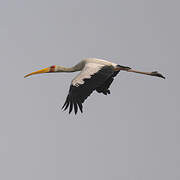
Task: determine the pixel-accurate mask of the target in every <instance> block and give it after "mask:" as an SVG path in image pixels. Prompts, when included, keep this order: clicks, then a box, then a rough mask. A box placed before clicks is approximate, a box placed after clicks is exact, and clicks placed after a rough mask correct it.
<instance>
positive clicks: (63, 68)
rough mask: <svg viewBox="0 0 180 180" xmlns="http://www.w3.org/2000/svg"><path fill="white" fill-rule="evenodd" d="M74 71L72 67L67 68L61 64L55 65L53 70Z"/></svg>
mask: <svg viewBox="0 0 180 180" xmlns="http://www.w3.org/2000/svg"><path fill="white" fill-rule="evenodd" d="M75 71H77V70H76V68H74V67H70V68H67V67H63V66H56V70H55V72H75Z"/></svg>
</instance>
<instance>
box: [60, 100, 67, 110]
mask: <svg viewBox="0 0 180 180" xmlns="http://www.w3.org/2000/svg"><path fill="white" fill-rule="evenodd" d="M66 104H67V99H66V101H65V103H64V105H63V106H62V108H61V109H63V108H64V107H65V106H66Z"/></svg>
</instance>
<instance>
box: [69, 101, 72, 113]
mask: <svg viewBox="0 0 180 180" xmlns="http://www.w3.org/2000/svg"><path fill="white" fill-rule="evenodd" d="M72 109H73V102H72V101H71V102H70V107H69V114H70V113H71V111H72Z"/></svg>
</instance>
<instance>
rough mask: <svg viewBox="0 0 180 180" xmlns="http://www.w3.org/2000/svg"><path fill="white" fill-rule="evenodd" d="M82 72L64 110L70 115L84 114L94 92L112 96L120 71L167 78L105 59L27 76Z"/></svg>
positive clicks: (89, 59) (55, 68)
mask: <svg viewBox="0 0 180 180" xmlns="http://www.w3.org/2000/svg"><path fill="white" fill-rule="evenodd" d="M76 71H81V72H80V73H79V74H78V75H77V76H76V77H75V78H74V79H73V80H72V82H71V85H70V89H69V93H68V95H67V98H66V100H65V103H64V105H63V106H62V109H64V110H66V109H67V108H68V107H69V114H70V113H71V112H72V110H73V109H74V112H75V114H77V112H78V109H79V110H80V111H81V113H82V112H83V106H82V104H83V103H84V101H85V100H86V99H87V97H88V96H90V94H91V93H92V92H93V91H97V92H98V93H102V94H104V95H108V94H110V90H109V87H110V85H111V83H112V82H113V80H114V77H115V76H116V75H117V74H118V73H119V72H120V71H126V72H133V73H139V74H145V75H150V76H156V77H160V78H164V79H165V77H164V76H163V75H162V74H160V73H158V72H157V71H153V72H142V71H137V70H133V69H131V68H130V67H127V66H121V65H118V64H115V63H112V62H109V61H106V60H103V59H96V58H87V59H84V60H82V61H80V62H79V63H78V64H76V65H75V66H73V67H70V68H66V67H63V66H57V65H53V66H50V67H48V68H45V69H42V70H39V71H35V72H32V73H29V74H27V75H25V76H24V77H25V78H26V77H28V76H31V75H34V74H41V73H55V72H76Z"/></svg>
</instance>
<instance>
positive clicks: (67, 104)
mask: <svg viewBox="0 0 180 180" xmlns="http://www.w3.org/2000/svg"><path fill="white" fill-rule="evenodd" d="M68 106H69V101H67V103H66V106H65V107H64V111H65V110H66V109H67V108H68Z"/></svg>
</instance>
